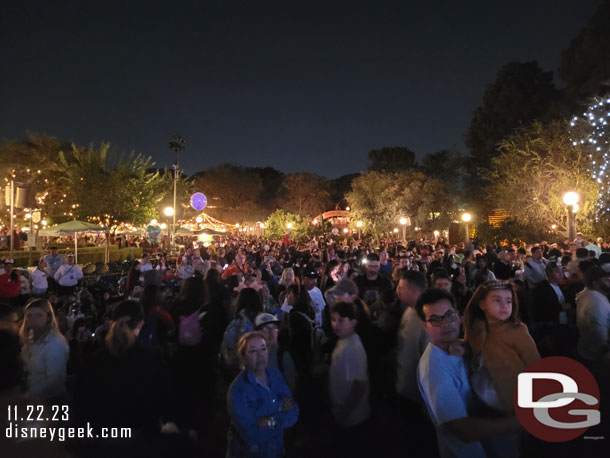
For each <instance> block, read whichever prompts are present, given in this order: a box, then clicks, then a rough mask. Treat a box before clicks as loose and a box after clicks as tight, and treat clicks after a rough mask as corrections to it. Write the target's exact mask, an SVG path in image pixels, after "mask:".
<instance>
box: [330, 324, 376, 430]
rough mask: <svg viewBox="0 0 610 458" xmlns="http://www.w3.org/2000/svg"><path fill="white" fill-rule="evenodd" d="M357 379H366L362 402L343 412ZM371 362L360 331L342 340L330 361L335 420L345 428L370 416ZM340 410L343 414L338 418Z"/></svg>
mask: <svg viewBox="0 0 610 458" xmlns="http://www.w3.org/2000/svg"><path fill="white" fill-rule="evenodd" d="M355 381H363V382H367V389H366V392H365V393H364V395H363V396H362V398H361V399H360V402H359V403H358V405H357V406H356V408H355V409H354V410H352V411H351V412H342V410H341V407H342V406H343V404H344V403H345V400H346V398H347V396H348V395H349V392H350V390H351V388H352V384H353V383H354V382H355ZM368 381H369V375H368V362H367V359H366V352H365V351H364V347H363V346H362V342H361V341H360V337H359V336H358V334H356V333H354V334H352V335H351V336H350V337H347V338H345V339H339V341H338V342H337V345H336V346H335V349H334V350H333V355H332V358H331V363H330V370H329V382H330V390H329V391H330V399H331V401H332V404H333V413H334V415H335V420H337V423H339V424H340V425H341V426H343V427H350V426H354V425H358V424H360V423H362V422H363V421H365V420H366V419H367V418H369V417H370V415H371V408H370V406H369V388H368ZM338 413H341V414H343V415H344V416H343V417H340V418H339V417H338V416H337V414H338Z"/></svg>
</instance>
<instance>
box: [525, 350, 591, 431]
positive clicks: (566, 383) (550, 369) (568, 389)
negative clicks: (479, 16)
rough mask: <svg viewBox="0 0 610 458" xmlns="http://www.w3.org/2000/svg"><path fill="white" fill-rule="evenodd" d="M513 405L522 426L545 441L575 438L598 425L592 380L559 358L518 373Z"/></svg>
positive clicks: (584, 371) (582, 368)
mask: <svg viewBox="0 0 610 458" xmlns="http://www.w3.org/2000/svg"><path fill="white" fill-rule="evenodd" d="M514 403H515V413H516V415H517V418H518V419H519V421H520V422H521V424H522V425H523V427H524V428H525V429H526V430H527V431H529V432H530V433H531V434H532V435H533V436H536V437H537V438H539V439H542V440H545V441H547V442H566V441H569V440H572V439H575V438H577V437H578V436H580V435H581V434H583V433H584V432H585V431H587V429H588V428H590V427H591V426H595V425H598V424H599V423H600V422H601V416H600V412H599V387H598V386H597V382H596V381H595V378H593V375H592V374H591V372H589V370H588V369H587V368H586V367H585V366H583V365H582V364H580V363H579V362H577V361H575V360H573V359H570V358H565V357H563V356H551V357H549V358H543V359H541V360H539V361H536V362H535V363H534V364H532V365H531V366H529V367H528V368H527V369H526V370H525V372H522V373H520V374H519V377H518V380H517V387H516V389H515V397H514Z"/></svg>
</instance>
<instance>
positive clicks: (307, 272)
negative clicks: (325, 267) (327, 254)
mask: <svg viewBox="0 0 610 458" xmlns="http://www.w3.org/2000/svg"><path fill="white" fill-rule="evenodd" d="M303 276H304V277H308V278H318V272H316V270H315V269H314V268H313V267H311V266H305V267H304V268H303Z"/></svg>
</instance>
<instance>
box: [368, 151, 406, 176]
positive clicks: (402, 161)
mask: <svg viewBox="0 0 610 458" xmlns="http://www.w3.org/2000/svg"><path fill="white" fill-rule="evenodd" d="M368 159H369V163H368V170H370V171H376V172H404V171H407V170H413V169H415V168H417V159H416V158H415V153H414V152H413V151H411V150H410V149H409V148H406V147H404V146H385V147H383V148H379V149H374V150H372V151H369V152H368Z"/></svg>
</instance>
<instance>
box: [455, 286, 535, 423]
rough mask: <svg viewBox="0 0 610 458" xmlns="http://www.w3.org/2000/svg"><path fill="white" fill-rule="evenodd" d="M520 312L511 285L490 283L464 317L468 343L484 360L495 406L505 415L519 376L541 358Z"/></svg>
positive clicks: (476, 297)
mask: <svg viewBox="0 0 610 458" xmlns="http://www.w3.org/2000/svg"><path fill="white" fill-rule="evenodd" d="M518 310H519V307H518V304H517V295H516V293H515V289H514V287H513V285H512V283H509V282H507V281H500V280H491V281H487V282H485V283H483V284H482V285H481V286H479V287H478V288H477V290H476V291H475V293H474V295H473V297H472V299H471V300H470V302H469V303H468V306H467V307H466V312H465V314H464V326H465V332H464V335H465V340H466V342H467V343H468V344H469V346H470V348H471V349H472V351H473V355H474V356H475V357H476V356H481V357H482V362H483V364H484V365H485V367H486V368H487V370H488V371H489V374H490V376H491V380H492V382H493V386H494V388H495V391H496V394H497V397H498V399H497V402H496V403H495V405H494V406H493V407H496V408H498V410H504V411H505V412H511V411H512V410H513V393H514V391H515V386H516V385H517V376H518V375H519V373H520V372H523V371H524V370H525V369H526V368H527V367H528V366H529V365H530V364H532V363H533V362H535V361H537V360H539V359H540V354H539V353H538V350H537V348H536V344H535V343H534V340H533V339H532V338H531V336H530V334H529V332H528V330H527V326H526V325H525V324H523V323H522V322H521V321H520V320H519V318H518V315H519V313H518Z"/></svg>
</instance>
